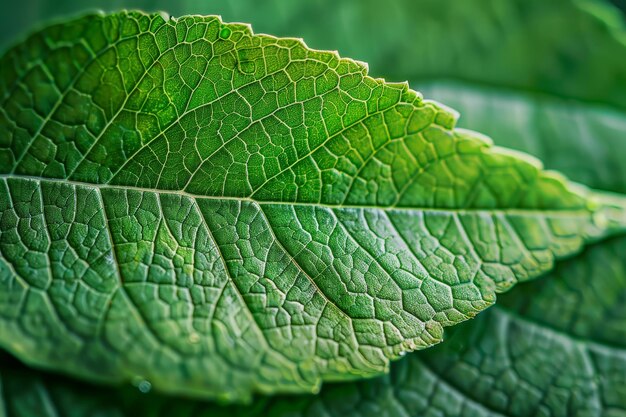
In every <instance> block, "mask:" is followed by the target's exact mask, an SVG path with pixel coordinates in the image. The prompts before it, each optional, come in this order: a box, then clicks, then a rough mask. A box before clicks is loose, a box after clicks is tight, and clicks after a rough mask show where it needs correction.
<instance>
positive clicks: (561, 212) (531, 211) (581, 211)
mask: <svg viewBox="0 0 626 417" xmlns="http://www.w3.org/2000/svg"><path fill="white" fill-rule="evenodd" d="M0 179H15V180H25V181H35V182H40V183H41V182H49V183H59V184H66V185H72V186H79V187H91V188H96V189H99V190H103V189H109V190H124V191H137V192H149V193H155V194H171V195H179V196H184V197H188V198H191V199H196V200H197V199H205V200H216V201H237V202H248V203H255V204H258V205H266V206H270V205H286V206H310V207H319V208H327V209H333V210H334V209H360V210H383V211H391V212H393V211H409V212H410V211H415V212H434V213H458V214H463V213H468V214H470V213H485V214H506V215H535V214H542V215H553V216H566V217H571V216H588V215H590V213H592V210H590V209H587V208H584V207H581V208H578V209H542V208H514V207H512V208H450V207H406V206H376V205H356V204H327V203H311V202H291V201H268V200H256V199H252V198H249V197H233V196H211V195H202V194H192V193H189V192H187V191H182V190H167V189H158V188H145V187H137V186H132V185H120V184H94V183H89V182H83V181H75V180H67V179H62V178H46V177H39V176H31V175H18V174H0Z"/></svg>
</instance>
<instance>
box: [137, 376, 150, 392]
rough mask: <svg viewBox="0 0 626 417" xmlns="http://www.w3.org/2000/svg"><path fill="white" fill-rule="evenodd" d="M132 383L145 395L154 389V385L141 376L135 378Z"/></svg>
mask: <svg viewBox="0 0 626 417" xmlns="http://www.w3.org/2000/svg"><path fill="white" fill-rule="evenodd" d="M132 383H133V385H134V386H135V387H137V389H138V390H139V392H141V393H143V394H147V393H149V392H150V390H151V389H152V384H151V383H150V381H148V380H147V379H145V378H143V377H140V376H136V377H134V378H133V380H132Z"/></svg>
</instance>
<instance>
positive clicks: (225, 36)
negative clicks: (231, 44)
mask: <svg viewBox="0 0 626 417" xmlns="http://www.w3.org/2000/svg"><path fill="white" fill-rule="evenodd" d="M232 32H233V31H232V30H230V28H228V27H223V28H222V30H220V38H222V39H228V38H229V37H230V34H231V33H232Z"/></svg>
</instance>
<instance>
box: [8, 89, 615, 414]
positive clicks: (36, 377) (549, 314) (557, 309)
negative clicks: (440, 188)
mask: <svg viewBox="0 0 626 417" xmlns="http://www.w3.org/2000/svg"><path fill="white" fill-rule="evenodd" d="M429 90H431V91H432V92H433V93H435V92H436V93H438V94H441V95H442V96H447V95H448V92H453V91H456V92H457V94H456V95H455V97H456V98H457V101H458V102H456V103H455V104H456V105H457V106H459V107H460V108H462V109H463V110H464V114H468V116H470V117H468V120H467V121H466V124H468V125H471V126H476V127H481V128H485V129H486V130H491V131H492V132H497V131H498V132H501V133H506V132H507V130H508V129H512V130H515V129H516V128H518V129H522V128H524V127H529V126H530V127H532V129H530V130H528V132H530V133H528V134H527V135H524V136H523V137H520V136H506V138H507V140H509V142H508V145H509V146H511V147H516V148H519V149H526V150H531V149H532V150H535V151H536V152H537V154H538V155H540V156H541V157H542V158H543V159H544V160H545V162H546V164H547V165H548V166H559V167H561V168H562V169H563V170H564V172H566V173H567V174H570V175H572V176H575V175H580V176H581V177H582V178H585V179H586V180H588V181H589V183H591V184H594V185H596V186H598V187H602V186H604V187H606V188H609V189H614V190H615V191H618V192H626V182H625V178H624V176H622V175H619V174H616V175H612V176H611V175H607V173H606V172H605V171H604V170H603V169H604V168H602V167H603V166H606V167H607V168H608V169H615V170H616V171H615V172H617V173H619V172H623V170H625V169H626V164H625V163H624V159H623V155H624V154H625V153H626V142H625V141H624V140H621V139H620V138H619V137H617V138H616V135H615V131H613V130H612V128H619V127H620V126H621V123H626V114H624V113H620V112H616V111H614V110H611V109H610V108H606V107H602V106H596V105H589V104H581V103H572V102H571V101H569V100H562V99H558V98H554V97H548V96H545V95H544V96H534V95H530V94H521V93H519V92H514V91H507V90H502V89H500V90H493V89H489V88H487V89H486V88H484V87H476V86H468V85H463V84H460V83H454V84H450V83H438V84H437V85H436V86H434V85H433V86H432V87H430V88H429ZM455 97H453V95H452V94H450V96H449V97H448V98H449V99H454V98H455ZM468 103H471V106H468ZM494 107H495V108H497V109H499V110H500V111H501V112H502V113H503V114H506V115H509V116H510V117H503V118H499V119H497V120H496V121H494V119H493V117H491V115H492V114H493V111H494ZM533 110H536V111H533ZM539 113H541V114H544V115H545V117H532V118H529V117H521V116H520V115H527V116H528V115H531V114H532V115H538V114H539ZM513 115H518V116H517V117H514V116H513ZM573 119H574V120H577V121H578V123H577V124H576V125H575V126H574V127H578V129H577V130H576V132H578V133H576V134H573V132H572V131H570V130H569V129H550V126H553V125H557V126H558V125H563V126H565V125H570V124H571V123H572V120H573ZM462 120H463V119H462ZM498 121H499V122H502V123H498ZM548 121H551V122H552V123H547V122H548ZM607 121H611V123H609V122H607ZM587 134H589V135H591V136H593V138H594V141H593V142H591V143H590V142H589V140H588V137H589V136H587ZM514 138H518V140H515V139H514ZM548 138H549V139H550V141H549V143H548V141H547V139H548ZM590 146H592V147H593V149H590ZM567 155H570V157H569V158H568V156H567ZM584 155H587V157H588V158H593V159H592V162H593V163H598V164H600V168H601V169H598V170H592V169H586V167H584V166H583V167H582V168H583V169H581V165H580V162H579V163H578V164H576V165H575V164H573V163H572V162H571V161H580V160H581V156H584ZM624 253H626V238H619V239H613V240H611V241H609V242H603V243H601V244H599V245H595V246H593V247H591V248H589V249H587V250H586V251H585V252H584V253H583V254H582V255H580V256H578V257H576V258H574V259H572V260H568V261H563V262H559V263H558V264H557V267H556V269H555V271H554V272H551V273H550V274H549V275H548V276H546V277H544V278H543V279H541V280H538V281H533V282H531V283H525V284H522V285H520V286H518V287H517V288H516V289H515V291H511V292H510V293H507V294H505V295H504V296H501V297H499V299H498V304H496V305H495V306H493V307H491V308H490V309H489V310H488V311H486V312H484V313H482V314H481V315H479V316H478V317H477V318H475V319H474V320H471V321H470V322H467V323H465V324H463V325H461V326H457V327H455V328H454V330H453V331H454V332H453V333H452V334H451V335H449V337H447V340H446V342H445V343H442V344H441V345H438V346H437V347H434V348H432V349H428V350H426V351H423V352H416V353H413V354H410V355H407V356H406V357H405V358H404V359H402V360H401V361H399V362H397V363H394V364H393V365H392V367H391V374H390V375H386V376H384V377H381V378H376V379H371V380H367V381H362V382H359V383H343V384H329V385H326V386H324V387H323V389H322V391H321V393H320V394H319V395H317V396H277V397H273V398H267V397H266V398H263V397H259V398H256V399H255V401H254V404H253V405H251V406H246V407H222V406H218V405H215V404H212V403H207V402H200V401H193V400H185V399H176V398H170V397H165V396H159V395H154V394H149V395H148V396H146V394H142V393H140V392H137V391H138V390H137V389H134V390H133V389H129V388H121V389H118V390H111V389H103V388H102V387H92V386H85V384H84V383H77V382H75V381H71V380H68V379H65V378H59V377H56V376H50V375H45V374H42V373H39V372H36V371H33V370H30V369H26V368H25V367H23V366H20V365H18V364H15V363H12V362H10V361H9V360H8V359H7V360H4V361H2V362H1V363H2V365H1V367H0V378H1V380H2V391H3V393H4V397H3V399H4V404H3V405H4V407H5V409H6V410H7V414H8V415H12V416H16V417H22V416H31V415H36V416H39V417H47V416H54V415H60V416H67V417H88V416H89V417H90V416H92V415H100V416H102V417H108V416H116V417H121V416H129V417H130V416H135V415H150V416H153V417H156V416H164V417H165V416H169V415H172V414H173V413H174V410H175V412H176V414H175V415H176V416H178V417H192V416H194V417H203V416H207V417H208V416H211V417H219V416H236V415H242V416H251V417H253V416H269V417H286V416H290V417H294V416H307V417H309V416H311V417H312V416H318V415H324V416H329V417H330V416H333V417H334V416H346V415H350V416H356V417H369V416H371V417H377V416H380V415H387V416H390V417H395V416H407V415H409V416H424V417H429V416H440V415H448V416H501V415H508V416H520V417H521V416H529V415H531V416H533V415H542V414H541V413H548V414H549V415H567V416H581V415H585V416H620V415H621V414H623V413H624V411H626V393H625V392H624V386H626V379H625V377H624V375H626V343H625V340H626V335H625V334H624V333H625V331H626V302H625V300H626V263H625V262H624ZM457 329H458V330H457ZM0 409H2V407H0ZM55 413H56V414H55ZM96 413H100V414H96ZM620 413H621V414H620Z"/></svg>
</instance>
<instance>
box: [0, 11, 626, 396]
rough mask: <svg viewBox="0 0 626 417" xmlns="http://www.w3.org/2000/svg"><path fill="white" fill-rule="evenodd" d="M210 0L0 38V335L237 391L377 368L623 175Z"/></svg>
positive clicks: (536, 271)
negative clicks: (504, 137)
mask: <svg viewBox="0 0 626 417" xmlns="http://www.w3.org/2000/svg"><path fill="white" fill-rule="evenodd" d="M366 72H367V71H366V67H365V66H364V65H363V64H360V63H357V62H355V61H351V60H347V59H340V58H339V57H338V56H337V54H336V53H331V52H319V51H313V50H310V49H308V48H307V47H306V46H305V45H304V44H303V43H302V42H301V41H298V40H294V39H278V38H275V37H271V36H266V35H253V34H252V32H251V31H250V28H249V27H247V26H245V25H240V24H224V23H222V22H221V21H220V20H219V19H218V18H215V17H199V16H194V17H184V18H180V19H166V18H164V17H163V16H162V15H159V14H156V15H145V14H141V13H134V12H133V13H119V14H113V15H91V16H87V17H84V18H81V19H77V20H75V21H71V22H68V23H63V24H59V25H56V26H51V27H49V28H46V29H44V30H42V31H40V32H37V33H35V34H34V35H32V36H31V37H29V38H28V39H27V40H25V41H24V42H23V43H21V44H19V45H17V46H16V47H15V48H13V49H11V50H9V51H8V52H7V53H6V54H5V55H4V56H3V57H2V58H1V59H0V100H2V111H1V112H0V346H2V347H4V348H5V349H7V350H8V351H10V352H11V353H13V354H15V355H16V356H17V357H18V358H20V359H21V360H23V361H25V362H28V363H29V364H31V365H35V366H37V367H45V368H50V369H56V370H60V371H63V372H66V373H69V374H72V375H75V376H80V377H84V378H87V379H91V380H98V381H103V382H110V383H112V382H121V381H128V380H133V381H137V380H141V381H143V384H144V386H145V385H146V384H151V386H153V387H154V388H155V389H157V390H159V391H165V392H182V393H185V394H186V395H195V396H203V397H214V398H220V399H223V400H228V401H245V400H248V399H249V398H250V395H251V394H252V393H253V392H264V393H269V392H311V391H315V390H317V389H318V388H319V386H320V383H321V381H322V380H344V379H355V378H359V377H364V376H372V375H375V374H378V373H381V372H383V371H385V370H387V368H388V365H389V360H391V359H395V358H398V357H399V356H401V355H402V354H404V353H405V352H406V351H411V350H416V349H421V348H425V347H429V346H431V345H433V344H435V343H437V342H439V341H440V340H441V338H442V332H443V327H445V326H451V325H454V324H456V323H459V322H461V321H464V320H466V319H468V318H470V317H473V316H474V315H475V314H477V313H478V312H480V311H481V310H483V309H485V308H486V307H488V306H489V305H491V304H492V303H493V302H494V300H495V293H496V292H502V291H505V290H507V289H509V288H510V287H511V286H512V285H513V284H515V283H516V282H520V281H525V280H529V279H531V278H534V277H537V276H538V275H540V274H542V273H544V272H546V271H548V270H549V269H551V268H552V266H553V263H554V260H555V259H556V258H560V257H564V256H567V255H570V254H573V253H575V252H577V251H579V250H580V248H581V246H582V245H583V243H585V242H586V241H590V240H596V239H598V238H601V237H603V236H605V235H608V234H612V233H617V232H619V231H621V230H623V229H624V227H625V226H626V203H625V202H624V198H623V197H619V196H617V195H608V194H600V193H594V192H591V191H589V190H587V189H585V188H583V187H581V186H577V185H573V184H571V183H569V182H567V181H566V180H565V179H564V178H563V177H562V176H560V175H558V174H555V173H553V172H548V171H543V170H542V168H541V166H540V164H539V163H538V162H537V161H536V160H534V159H533V158H530V157H528V156H526V155H524V154H520V153H517V152H513V151H507V150H504V149H501V148H497V147H493V146H492V144H491V142H490V140H489V139H488V138H486V137H484V136H482V135H479V134H477V133H474V132H471V131H466V130H462V129H455V128H454V125H455V122H456V114H455V113H454V112H453V111H451V110H449V109H447V108H445V107H443V106H441V105H439V104H437V103H434V102H431V101H427V100H423V99H422V97H421V96H420V95H419V94H417V93H416V92H414V91H412V90H409V89H408V87H407V85H406V84H390V83H385V82H384V81H383V80H380V79H372V78H370V77H368V76H367V74H366Z"/></svg>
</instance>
